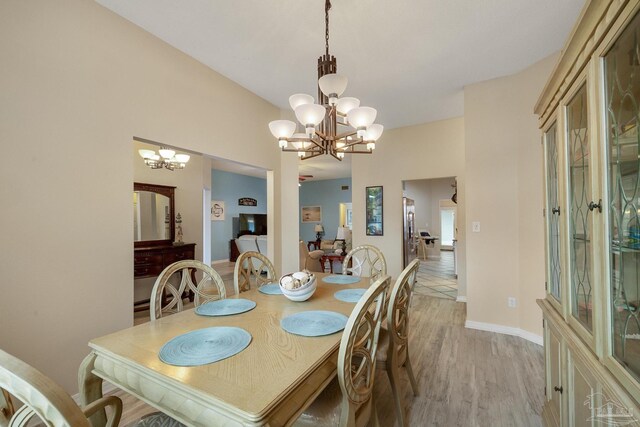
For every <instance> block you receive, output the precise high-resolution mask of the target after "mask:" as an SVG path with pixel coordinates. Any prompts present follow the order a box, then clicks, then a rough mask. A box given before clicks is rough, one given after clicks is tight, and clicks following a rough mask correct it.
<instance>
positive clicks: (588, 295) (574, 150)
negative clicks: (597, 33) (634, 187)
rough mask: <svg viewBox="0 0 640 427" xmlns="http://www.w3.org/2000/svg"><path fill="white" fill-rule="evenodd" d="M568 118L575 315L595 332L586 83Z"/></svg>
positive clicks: (570, 227) (568, 113)
mask: <svg viewBox="0 0 640 427" xmlns="http://www.w3.org/2000/svg"><path fill="white" fill-rule="evenodd" d="M566 118H567V144H568V153H567V154H568V166H569V169H568V170H569V194H568V196H569V212H568V216H569V236H570V242H569V259H570V268H571V272H570V277H571V315H572V316H573V317H574V318H576V319H577V320H578V321H579V322H580V324H582V325H583V326H584V327H585V328H586V329H587V330H588V331H589V332H592V330H593V301H592V298H593V294H592V277H591V275H592V273H591V272H592V268H591V265H592V259H591V235H592V229H591V210H590V202H591V201H592V198H591V170H590V161H591V152H590V143H589V127H588V116H587V88H586V85H584V84H583V85H582V87H581V88H580V89H579V90H578V92H577V93H576V94H575V95H574V97H573V98H572V99H571V101H570V102H569V104H568V105H567V112H566Z"/></svg>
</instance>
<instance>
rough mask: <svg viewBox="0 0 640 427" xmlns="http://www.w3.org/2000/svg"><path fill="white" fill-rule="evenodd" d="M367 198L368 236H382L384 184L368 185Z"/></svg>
mask: <svg viewBox="0 0 640 427" xmlns="http://www.w3.org/2000/svg"><path fill="white" fill-rule="evenodd" d="M366 198H367V200H366V201H365V206H366V215H367V222H366V225H367V236H382V232H383V227H382V224H383V222H384V221H383V218H382V186H377V187H367V190H366Z"/></svg>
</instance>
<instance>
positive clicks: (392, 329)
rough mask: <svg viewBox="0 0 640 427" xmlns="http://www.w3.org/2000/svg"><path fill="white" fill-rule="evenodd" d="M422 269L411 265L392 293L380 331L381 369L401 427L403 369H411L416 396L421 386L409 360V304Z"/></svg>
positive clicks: (379, 365) (415, 263) (416, 260)
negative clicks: (388, 384) (391, 394)
mask: <svg viewBox="0 0 640 427" xmlns="http://www.w3.org/2000/svg"><path fill="white" fill-rule="evenodd" d="M419 267H420V260H419V259H414V260H413V261H411V263H409V265H408V266H407V268H405V269H404V270H403V271H402V273H400V276H399V277H398V280H396V283H395V284H394V285H393V287H392V288H391V290H390V294H391V296H390V297H389V303H388V306H387V319H386V325H385V327H383V328H382V329H381V330H380V342H379V345H378V353H377V355H376V358H377V361H378V368H379V369H384V370H385V371H386V372H387V376H388V377H389V382H390V383H391V392H392V393H393V399H394V401H395V407H396V417H397V419H398V425H399V426H400V427H403V426H405V425H406V418H405V417H404V412H403V410H402V392H401V391H400V389H399V387H400V376H399V369H400V367H402V366H404V367H405V368H406V369H407V375H408V376H409V381H410V382H411V388H412V389H413V394H414V396H418V395H419V390H418V384H417V383H416V379H415V377H414V375H413V369H412V368H411V362H410V360H409V303H410V302H411V291H412V289H413V284H414V282H415V280H416V274H417V273H418V268H419Z"/></svg>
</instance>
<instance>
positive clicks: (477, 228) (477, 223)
mask: <svg viewBox="0 0 640 427" xmlns="http://www.w3.org/2000/svg"><path fill="white" fill-rule="evenodd" d="M471 229H472V230H473V232H474V233H479V232H480V221H474V222H472V223H471Z"/></svg>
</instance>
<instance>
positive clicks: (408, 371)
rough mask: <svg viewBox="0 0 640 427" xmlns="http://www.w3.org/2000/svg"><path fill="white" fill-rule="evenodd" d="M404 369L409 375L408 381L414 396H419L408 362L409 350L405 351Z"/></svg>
mask: <svg viewBox="0 0 640 427" xmlns="http://www.w3.org/2000/svg"><path fill="white" fill-rule="evenodd" d="M404 366H405V368H407V374H408V375H409V381H411V388H412V389H413V395H414V396H420V390H419V389H418V383H417V382H416V377H415V376H414V375H413V368H412V367H411V361H410V360H409V350H407V358H406V360H405V362H404Z"/></svg>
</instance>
